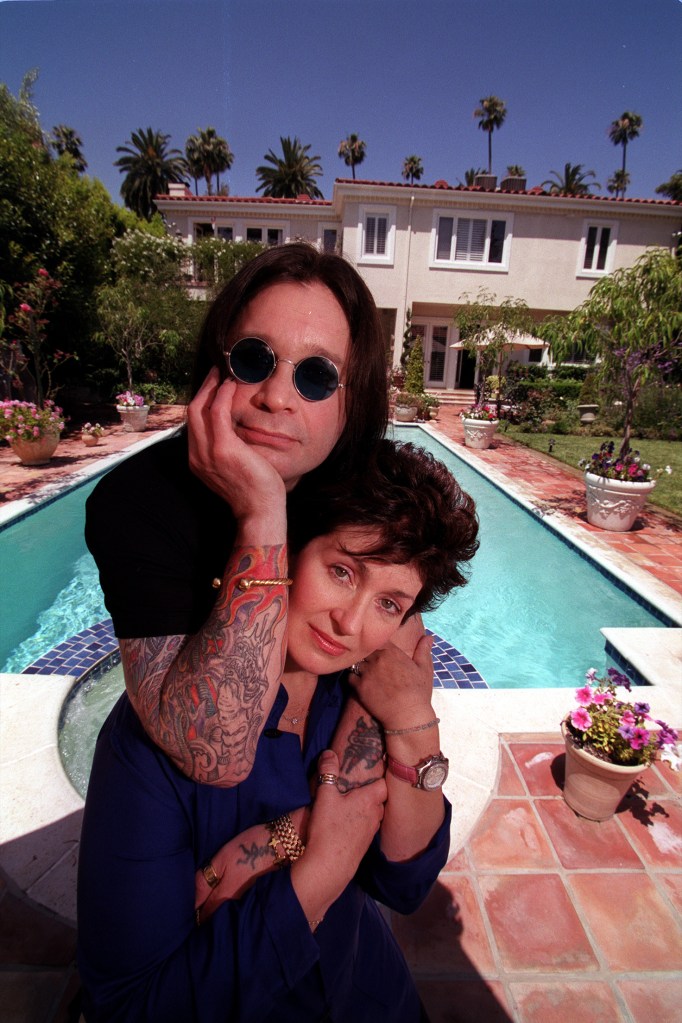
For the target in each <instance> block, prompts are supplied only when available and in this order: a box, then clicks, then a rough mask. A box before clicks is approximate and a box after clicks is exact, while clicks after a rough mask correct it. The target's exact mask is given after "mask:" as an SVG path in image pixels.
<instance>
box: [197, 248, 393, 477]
mask: <svg viewBox="0 0 682 1023" xmlns="http://www.w3.org/2000/svg"><path fill="white" fill-rule="evenodd" d="M288 281H291V282H294V283H299V284H310V283H313V282H319V283H320V284H323V285H324V286H325V287H327V288H328V289H329V290H330V291H331V293H332V294H333V295H334V297H335V298H336V300H337V302H338V303H339V305H340V306H341V308H342V309H343V312H344V314H345V316H346V319H347V321H348V328H349V331H350V339H351V348H350V359H349V362H348V369H347V372H346V379H345V385H346V386H345V388H344V391H343V392H342V393H343V394H344V395H345V402H346V425H345V427H344V430H343V433H342V435H341V437H340V438H339V440H338V442H337V444H336V446H335V448H334V450H333V452H332V454H331V456H330V459H332V460H333V461H334V463H335V464H336V465H337V466H339V468H340V467H341V465H343V466H344V471H345V467H346V466H350V467H352V466H353V465H354V464H356V463H357V460H358V459H362V458H364V457H365V456H366V454H367V452H369V451H371V450H372V448H373V447H374V445H375V444H376V443H377V442H378V441H379V440H380V439H381V437H383V435H384V433H385V432H386V425H387V422H388V387H387V375H386V352H385V346H384V339H383V333H382V330H381V322H380V319H379V314H378V312H377V308H376V305H375V304H374V299H373V298H372V295H371V293H370V291H369V289H368V287H367V285H366V284H365V282H364V281H363V280H362V278H361V277H360V275H359V274H358V272H357V270H355V269H354V268H353V267H352V266H351V265H350V263H348V262H346V260H345V259H343V258H342V257H341V256H337V255H334V254H333V253H328V252H318V250H317V249H316V248H314V247H313V246H312V245H309V244H307V243H305V242H293V243H291V244H289V245H281V246H276V247H274V248H271V249H267V250H266V251H265V252H262V253H261V254H260V255H259V256H256V258H255V259H253V260H251V261H250V262H249V263H247V264H246V266H244V267H242V269H241V270H240V271H239V273H237V274H236V276H235V277H233V278H232V280H231V281H229V282H228V283H227V284H226V285H225V287H224V288H223V290H222V291H221V292H220V294H219V295H218V296H217V298H216V299H215V301H214V302H213V303H212V305H211V307H210V309H209V310H208V313H207V314H206V318H205V320H204V323H203V326H202V328H201V332H200V334H199V343H198V346H197V353H196V360H195V365H194V374H193V378H192V395H195V394H196V393H197V391H198V390H199V388H200V387H201V384H202V383H203V381H204V380H205V379H206V376H207V374H208V373H209V371H210V370H211V369H212V367H213V366H218V367H220V368H221V369H223V370H224V369H225V357H224V352H225V348H226V345H227V342H228V339H229V336H230V331H231V330H232V327H233V325H234V322H235V320H236V319H237V317H238V316H240V315H241V313H242V312H243V311H244V309H245V308H246V306H247V305H248V304H249V302H251V301H252V300H253V299H254V298H255V297H256V296H257V295H258V294H260V292H262V291H264V290H265V289H266V288H268V287H271V286H272V285H273V284H280V283H282V282H288Z"/></svg>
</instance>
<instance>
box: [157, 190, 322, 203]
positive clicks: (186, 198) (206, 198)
mask: <svg viewBox="0 0 682 1023" xmlns="http://www.w3.org/2000/svg"><path fill="white" fill-rule="evenodd" d="M154 198H155V199H163V200H164V201H165V202H202V203H204V202H217V203H225V204H228V205H229V203H236V202H239V203H243V202H253V203H262V204H264V205H267V206H278V205H290V204H291V203H296V205H297V206H331V204H332V202H331V199H311V198H310V196H309V195H297V196H296V198H295V199H273V198H272V197H271V196H265V195H192V193H191V192H185V193H184V194H183V195H168V194H165V195H155V196H154Z"/></svg>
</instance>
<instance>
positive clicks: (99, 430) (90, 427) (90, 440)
mask: <svg viewBox="0 0 682 1023" xmlns="http://www.w3.org/2000/svg"><path fill="white" fill-rule="evenodd" d="M103 436H104V427H103V426H100V424H99V423H83V425H82V426H81V438H82V440H83V443H84V444H85V446H86V447H89V448H91V447H94V446H95V445H96V444H99V439H100V437H103Z"/></svg>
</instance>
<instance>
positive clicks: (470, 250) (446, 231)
mask: <svg viewBox="0 0 682 1023" xmlns="http://www.w3.org/2000/svg"><path fill="white" fill-rule="evenodd" d="M434 233H435V243H434V259H433V263H434V264H442V263H448V264H450V265H452V266H454V265H460V266H471V267H472V268H473V266H475V265H477V264H478V265H480V266H485V267H486V268H487V269H500V270H503V269H504V270H506V269H507V266H508V263H509V247H510V244H511V216H509V217H507V219H505V220H494V219H492V218H486V217H469V216H467V217H460V216H454V215H452V216H449V215H445V214H443V215H441V214H440V213H438V212H437V211H436V213H435V215H434Z"/></svg>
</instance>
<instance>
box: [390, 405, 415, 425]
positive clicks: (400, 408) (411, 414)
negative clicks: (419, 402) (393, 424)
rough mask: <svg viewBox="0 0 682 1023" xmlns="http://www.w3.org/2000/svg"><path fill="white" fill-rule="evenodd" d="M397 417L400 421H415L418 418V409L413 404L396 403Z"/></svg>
mask: <svg viewBox="0 0 682 1023" xmlns="http://www.w3.org/2000/svg"><path fill="white" fill-rule="evenodd" d="M395 418H396V419H397V421H398V422H399V423H413V422H414V421H415V419H416V418H417V410H416V408H415V407H414V406H413V405H410V406H409V407H408V406H407V405H396V407H395Z"/></svg>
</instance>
